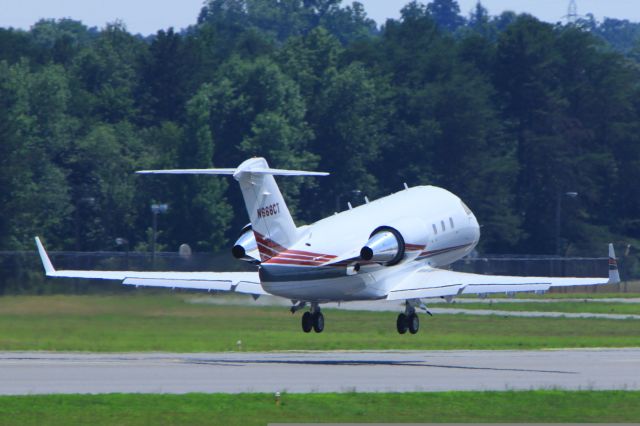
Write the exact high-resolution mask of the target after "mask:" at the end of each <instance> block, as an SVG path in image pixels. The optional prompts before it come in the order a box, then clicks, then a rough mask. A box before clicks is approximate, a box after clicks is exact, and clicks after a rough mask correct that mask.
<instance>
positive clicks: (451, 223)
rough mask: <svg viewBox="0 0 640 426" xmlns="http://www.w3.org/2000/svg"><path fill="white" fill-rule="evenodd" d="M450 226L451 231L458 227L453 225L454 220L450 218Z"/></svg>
mask: <svg viewBox="0 0 640 426" xmlns="http://www.w3.org/2000/svg"><path fill="white" fill-rule="evenodd" d="M449 224H450V225H451V229H453V228H455V227H456V226H455V225H454V224H453V218H452V217H450V218H449Z"/></svg>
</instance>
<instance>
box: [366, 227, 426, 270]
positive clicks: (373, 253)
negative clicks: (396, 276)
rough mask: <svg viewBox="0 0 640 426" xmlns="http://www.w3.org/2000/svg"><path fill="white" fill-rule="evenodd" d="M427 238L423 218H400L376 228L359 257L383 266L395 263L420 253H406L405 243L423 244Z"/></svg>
mask: <svg viewBox="0 0 640 426" xmlns="http://www.w3.org/2000/svg"><path fill="white" fill-rule="evenodd" d="M428 238H429V230H428V227H427V224H426V223H424V221H423V220H421V219H419V218H416V217H408V218H402V219H399V220H395V221H393V222H391V223H390V224H389V225H384V226H380V227H378V228H376V229H375V230H374V231H373V232H372V233H371V236H370V237H369V241H367V244H365V246H364V247H362V249H361V250H360V257H361V258H362V259H363V260H367V261H372V262H376V263H381V264H383V265H385V266H392V265H396V264H398V263H400V262H402V261H403V260H408V259H410V258H414V257H416V256H418V255H419V254H420V250H418V251H415V250H412V251H411V253H410V254H409V253H407V251H408V250H407V244H410V245H411V247H414V246H425V245H426V243H427V240H428Z"/></svg>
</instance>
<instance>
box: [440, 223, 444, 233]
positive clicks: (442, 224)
mask: <svg viewBox="0 0 640 426" xmlns="http://www.w3.org/2000/svg"><path fill="white" fill-rule="evenodd" d="M440 225H441V226H442V232H444V230H445V228H444V220H441V221H440Z"/></svg>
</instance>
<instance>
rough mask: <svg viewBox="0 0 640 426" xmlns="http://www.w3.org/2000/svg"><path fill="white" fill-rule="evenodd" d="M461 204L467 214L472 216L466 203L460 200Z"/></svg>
mask: <svg viewBox="0 0 640 426" xmlns="http://www.w3.org/2000/svg"><path fill="white" fill-rule="evenodd" d="M460 204H462V208H463V209H464V211H465V213H466V214H468V215H470V214H471V209H470V208H469V207H467V205H466V204H465V203H464V201H462V200H460Z"/></svg>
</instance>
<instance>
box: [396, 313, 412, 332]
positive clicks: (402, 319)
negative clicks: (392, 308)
mask: <svg viewBox="0 0 640 426" xmlns="http://www.w3.org/2000/svg"><path fill="white" fill-rule="evenodd" d="M408 327H409V324H408V321H407V316H406V315H405V314H399V315H398V320H397V321H396V328H397V329H398V333H400V334H404V333H406V332H407V328H408Z"/></svg>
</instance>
